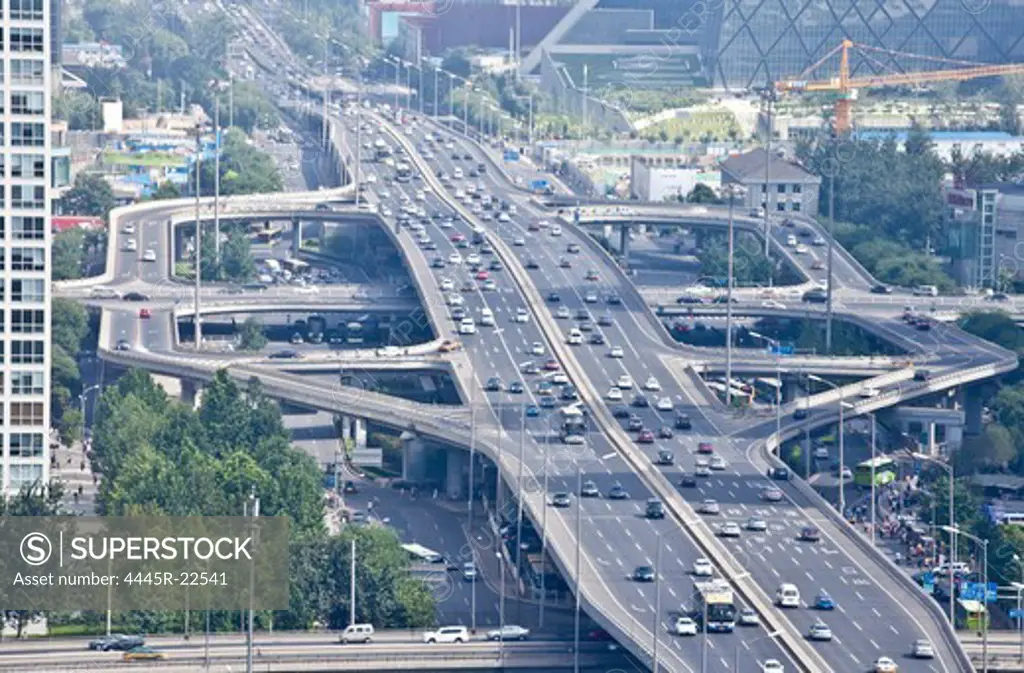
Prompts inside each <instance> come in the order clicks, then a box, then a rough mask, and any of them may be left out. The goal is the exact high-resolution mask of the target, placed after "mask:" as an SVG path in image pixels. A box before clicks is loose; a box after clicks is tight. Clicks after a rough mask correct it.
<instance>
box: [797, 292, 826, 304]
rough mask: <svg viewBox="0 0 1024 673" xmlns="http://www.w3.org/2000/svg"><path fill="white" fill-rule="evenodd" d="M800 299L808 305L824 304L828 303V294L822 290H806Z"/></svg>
mask: <svg viewBox="0 0 1024 673" xmlns="http://www.w3.org/2000/svg"><path fill="white" fill-rule="evenodd" d="M801 299H802V300H803V301H805V302H807V303H808V304H824V303H825V302H827V301H828V294H827V293H826V292H825V291H824V290H808V291H807V292H804V295H803V297H801Z"/></svg>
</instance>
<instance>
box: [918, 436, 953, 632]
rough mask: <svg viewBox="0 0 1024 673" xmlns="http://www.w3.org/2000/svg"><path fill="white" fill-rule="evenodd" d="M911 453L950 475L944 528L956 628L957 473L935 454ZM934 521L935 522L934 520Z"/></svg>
mask: <svg viewBox="0 0 1024 673" xmlns="http://www.w3.org/2000/svg"><path fill="white" fill-rule="evenodd" d="M911 455H912V456H913V458H914V459H916V460H921V461H925V462H929V463H931V464H932V465H938V466H939V467H941V468H942V469H943V470H945V471H946V474H947V475H949V493H948V495H947V498H948V503H947V506H948V507H949V525H948V526H943V527H942V529H943V530H944V531H946V532H947V533H949V554H947V555H946V556H947V558H946V567H947V568H948V569H949V625H950V627H952V628H956V607H955V599H954V598H953V595H954V594H955V593H956V592H955V591H954V588H955V587H954V584H955V580H954V578H955V576H956V573H954V572H953V563H955V562H956V535H957V531H959V528H957V524H956V513H955V511H954V510H953V501H954V494H955V493H954V486H955V485H956V478H955V477H956V474H955V472H954V468H953V464H952V463H947V462H945V461H941V460H939V459H937V458H935V457H934V456H931V455H928V454H926V453H914V454H911ZM932 523H934V521H933V522H932Z"/></svg>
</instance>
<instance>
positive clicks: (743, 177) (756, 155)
mask: <svg viewBox="0 0 1024 673" xmlns="http://www.w3.org/2000/svg"><path fill="white" fill-rule="evenodd" d="M721 168H722V174H723V177H724V176H730V177H732V178H733V180H735V181H736V182H740V183H746V182H757V181H762V182H763V181H764V179H765V174H764V169H765V151H764V149H762V148H758V149H756V150H751V151H750V152H745V153H743V154H736V155H733V156H731V157H729V158H728V159H726V160H725V161H723V162H722V163H721ZM768 171H769V176H768V177H769V178H770V181H771V182H773V183H776V182H803V183H814V184H820V183H821V178H819V177H818V176H816V175H813V174H811V173H808V172H807V171H805V170H804V169H803V168H801V167H800V166H799V165H798V164H795V163H793V162H791V161H786V160H785V159H783V158H782V157H779V156H777V155H772V157H771V165H770V166H769V168H768Z"/></svg>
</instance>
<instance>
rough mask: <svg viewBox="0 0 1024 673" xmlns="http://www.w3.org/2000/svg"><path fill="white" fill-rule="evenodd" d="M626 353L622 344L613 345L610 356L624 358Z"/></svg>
mask: <svg viewBox="0 0 1024 673" xmlns="http://www.w3.org/2000/svg"><path fill="white" fill-rule="evenodd" d="M625 356H626V353H625V352H624V351H623V350H622V346H612V347H611V350H609V351H608V357H610V358H623V357H625Z"/></svg>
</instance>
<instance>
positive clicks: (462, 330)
mask: <svg viewBox="0 0 1024 673" xmlns="http://www.w3.org/2000/svg"><path fill="white" fill-rule="evenodd" d="M459 334H476V323H475V322H473V319H472V318H465V319H463V321H462V322H461V323H459Z"/></svg>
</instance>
